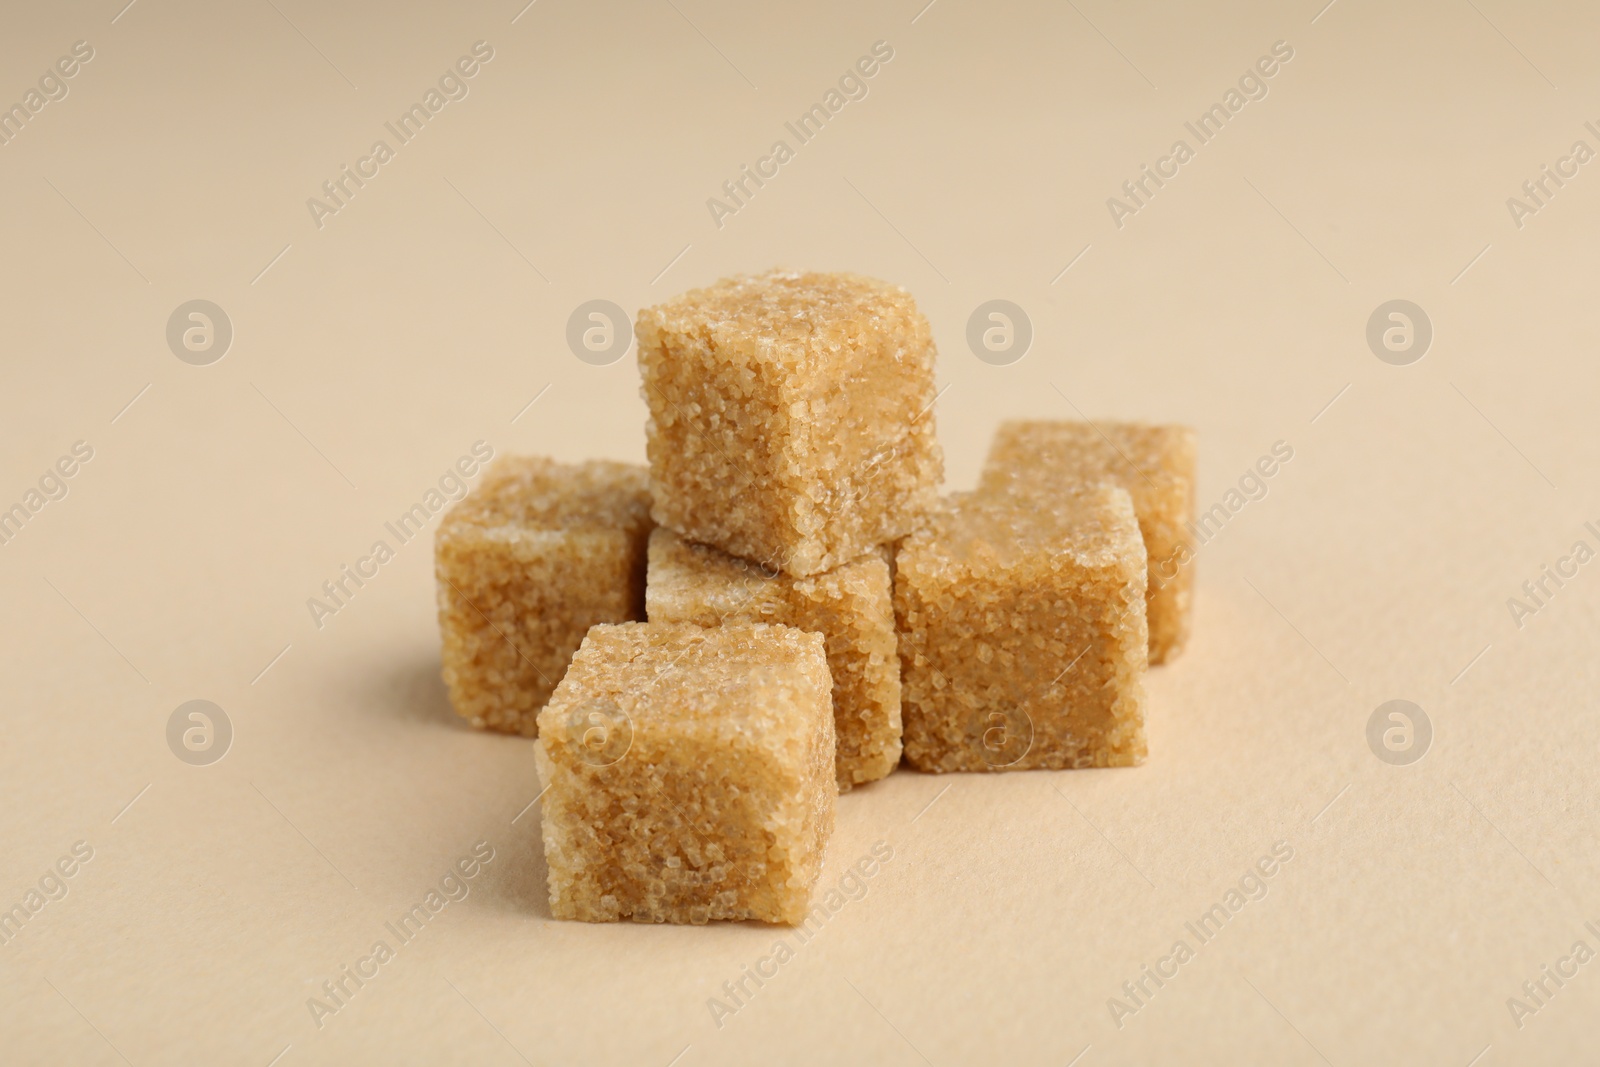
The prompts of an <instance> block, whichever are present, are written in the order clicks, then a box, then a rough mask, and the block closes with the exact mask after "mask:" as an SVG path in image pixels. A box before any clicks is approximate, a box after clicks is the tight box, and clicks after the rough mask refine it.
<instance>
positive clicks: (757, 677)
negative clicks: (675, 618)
mask: <svg viewBox="0 0 1600 1067" xmlns="http://www.w3.org/2000/svg"><path fill="white" fill-rule="evenodd" d="M831 685H832V683H831V681H830V679H829V677H828V662H827V658H826V656H825V654H824V652H823V640H822V637H821V635H819V634H808V633H802V632H801V631H799V630H795V629H792V628H790V627H787V626H780V625H776V624H767V623H728V624H726V625H723V626H720V627H716V628H707V627H702V626H697V625H695V624H693V623H625V624H622V625H617V626H596V627H595V628H594V629H592V630H590V631H589V634H588V636H587V637H585V638H584V641H583V647H582V648H580V649H579V650H578V654H577V655H576V656H574V657H573V659H572V666H571V668H570V669H568V671H567V676H566V677H565V678H563V679H562V681H561V684H560V685H559V686H558V687H557V688H556V692H555V695H554V696H553V697H552V698H551V700H550V703H549V704H548V705H546V706H545V709H544V710H543V711H541V712H540V713H539V742H538V744H537V745H536V746H535V761H536V763H537V765H538V770H539V779H540V781H541V783H542V784H543V786H544V788H545V790H546V792H545V794H544V819H543V833H544V851H545V860H546V862H547V863H548V865H549V869H550V909H551V912H552V913H553V914H554V915H555V916H556V918H558V919H582V920H585V921H587V922H612V921H616V920H619V919H627V918H632V919H634V920H636V921H640V922H673V923H705V922H709V921H711V920H713V919H760V920H764V921H767V922H775V923H796V922H799V921H800V920H801V919H802V918H803V917H804V916H805V914H806V907H807V903H808V901H809V899H810V896H811V890H812V888H813V887H814V886H815V885H816V881H817V876H818V874H819V873H820V872H821V869H822V857H823V850H824V848H825V847H826V845H827V841H828V838H829V836H830V835H831V834H832V833H833V823H834V804H835V801H836V799H837V797H838V787H837V786H836V785H835V784H834V770H833V764H834V733H833V710H832V708H831V707H830V705H829V701H828V692H829V689H830V688H831Z"/></svg>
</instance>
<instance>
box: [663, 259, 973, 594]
mask: <svg viewBox="0 0 1600 1067" xmlns="http://www.w3.org/2000/svg"><path fill="white" fill-rule="evenodd" d="M635 329H636V330H637V333H638V338H639V369H640V371H641V373H642V375H643V378H644V385H643V387H642V394H643V396H644V400H645V403H646V404H647V405H649V408H650V420H649V422H648V424H647V425H646V434H647V442H648V446H649V453H650V479H651V488H652V489H653V490H654V492H655V511H654V516H655V520H656V522H658V523H660V524H661V525H663V526H667V527H670V528H672V529H674V530H676V531H678V532H679V533H681V534H683V535H684V536H685V537H688V538H689V539H690V540H691V541H698V542H700V543H702V544H708V545H714V546H715V547H717V548H720V549H722V550H723V551H724V552H728V553H731V554H732V555H735V556H742V557H744V558H745V559H750V560H755V561H757V562H759V563H762V564H765V565H767V566H769V567H775V568H777V569H778V570H781V571H783V572H784V573H785V574H791V575H795V576H796V577H805V576H806V575H809V574H816V573H818V572H819V571H824V570H828V569H829V568H832V567H837V566H840V565H842V564H845V563H848V562H849V561H851V560H853V559H856V558H857V557H859V556H862V555H864V554H866V553H867V552H868V551H869V550H871V549H872V548H873V547H875V546H877V545H882V544H887V543H889V542H890V541H893V540H895V539H896V538H899V537H901V536H903V535H904V534H906V533H908V532H909V531H910V528H911V522H912V520H913V518H914V517H915V515H916V514H917V513H918V512H920V511H923V510H925V509H926V508H927V507H928V506H930V505H931V504H932V503H933V501H934V499H935V498H936V494H937V490H938V486H939V484H940V482H941V480H942V479H943V470H944V460H943V454H942V453H941V452H940V451H939V445H938V442H937V440H936V439H935V437H934V430H933V414H932V411H931V408H932V407H933V402H934V400H935V391H934V380H933V361H934V346H933V336H932V334H931V333H930V332H929V329H928V322H927V320H926V319H924V318H923V317H922V314H921V312H919V311H918V310H917V307H916V304H915V302H914V301H913V300H912V299H911V296H910V294H908V293H907V292H906V291H905V290H904V289H901V288H898V287H897V286H892V285H888V284H886V283H884V282H879V281H874V280H872V279H870V278H862V277H858V276H856V275H853V274H799V273H790V272H779V271H773V272H771V273H767V274H762V275H758V276H755V277H740V278H730V279H727V280H725V281H721V282H718V283H717V284H716V285H713V286H711V287H710V288H707V289H695V290H692V291H690V292H688V293H685V294H683V295H682V296H680V297H677V298H676V299H674V300H671V301H669V302H667V303H665V304H661V305H659V306H657V307H652V308H646V309H645V310H643V311H641V312H640V313H639V316H638V322H637V323H636V324H635Z"/></svg>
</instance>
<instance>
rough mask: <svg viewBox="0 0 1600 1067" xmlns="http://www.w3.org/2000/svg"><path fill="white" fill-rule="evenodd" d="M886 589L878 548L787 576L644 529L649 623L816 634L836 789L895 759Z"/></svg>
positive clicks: (896, 681) (882, 771)
mask: <svg viewBox="0 0 1600 1067" xmlns="http://www.w3.org/2000/svg"><path fill="white" fill-rule="evenodd" d="M893 594H894V586H893V583H892V581H891V578H890V575H889V562H888V557H887V553H885V552H884V551H883V550H881V549H875V550H873V551H871V552H869V553H867V554H866V555H865V556H862V557H861V558H860V559H856V560H852V561H851V562H849V563H846V564H844V565H842V566H839V567H835V568H833V569H832V570H828V571H823V572H822V573H821V574H814V575H812V576H810V577H808V578H791V577H789V576H788V575H786V574H783V573H781V572H779V571H777V570H766V571H764V570H763V569H762V568H761V567H760V566H759V565H757V564H755V563H751V562H750V561H749V560H744V559H740V558H739V557H737V556H730V555H728V554H727V553H726V552H723V551H721V550H720V549H716V548H712V547H711V546H709V545H697V544H694V543H693V542H690V541H686V540H684V538H682V537H681V536H679V535H678V534H676V533H673V532H672V531H671V530H668V529H666V528H665V527H660V526H658V527H657V528H656V529H655V530H654V531H653V532H652V533H651V534H650V569H649V574H648V577H647V580H646V586H645V606H646V612H647V614H648V616H649V619H650V621H651V622H692V623H696V624H698V625H700V626H719V625H721V624H722V623H724V622H726V621H729V620H748V621H751V622H775V623H782V624H784V625H786V626H793V627H794V628H795V629H797V630H804V631H806V632H808V633H819V634H821V635H822V636H823V640H824V641H825V642H826V645H827V654H828V670H829V673H830V674H832V676H833V715H834V720H833V721H834V731H835V734H836V735H837V739H838V760H837V770H838V778H839V788H840V790H841V791H843V790H848V789H850V788H851V787H852V786H854V785H856V784H858V783H861V782H871V781H875V780H877V779H879V778H882V777H884V776H886V775H887V774H888V773H889V772H890V771H892V770H894V768H895V765H896V764H898V763H899V762H900V660H899V657H898V656H897V655H896V652H895V632H894V595H893Z"/></svg>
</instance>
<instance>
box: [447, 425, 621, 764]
mask: <svg viewBox="0 0 1600 1067" xmlns="http://www.w3.org/2000/svg"><path fill="white" fill-rule="evenodd" d="M648 483H649V477H648V474H647V472H646V471H645V469H644V468H643V467H640V466H634V465H632V464H626V463H609V462H605V461H600V460H596V461H592V462H589V463H580V464H575V465H567V464H562V463H556V462H554V461H553V460H548V459H543V458H541V457H537V456H507V457H504V458H502V459H500V460H498V461H497V462H496V463H495V464H494V465H493V466H492V467H490V468H489V470H488V471H487V472H485V474H484V476H483V480H482V482H480V483H479V484H478V486H477V488H475V489H474V490H473V491H472V492H471V493H469V494H467V496H466V497H464V498H463V499H462V500H461V502H460V503H458V504H457V505H456V506H455V507H453V508H452V509H450V511H449V512H448V513H447V514H446V515H445V517H444V519H443V520H441V522H440V524H439V530H438V533H437V535H436V536H435V538H434V574H435V576H436V578H437V581H438V589H439V632H440V635H441V636H442V638H443V646H444V647H443V653H442V659H443V662H444V681H445V685H446V686H447V687H448V688H449V690H450V702H451V703H452V704H454V705H455V709H456V712H457V713H458V714H460V715H461V716H462V717H463V718H465V719H468V720H469V721H471V723H472V725H474V726H477V727H483V728H487V729H491V730H500V731H504V732H506V733H520V734H526V735H528V736H533V734H534V732H535V719H534V717H535V716H536V715H537V714H538V712H539V709H540V708H541V707H543V706H544V703H545V701H546V700H548V699H549V698H550V694H551V693H552V692H553V691H554V690H555V687H556V683H557V682H559V681H561V676H562V674H564V673H565V672H566V669H567V661H568V660H569V659H571V658H572V653H573V652H575V651H577V648H578V645H579V643H580V642H582V640H583V635H584V634H585V633H587V632H588V630H589V627H590V626H593V625H594V624H595V623H597V622H625V621H628V620H632V619H642V618H644V569H645V545H646V541H647V540H648V538H649V535H650V528H651V523H650V489H649V484H648Z"/></svg>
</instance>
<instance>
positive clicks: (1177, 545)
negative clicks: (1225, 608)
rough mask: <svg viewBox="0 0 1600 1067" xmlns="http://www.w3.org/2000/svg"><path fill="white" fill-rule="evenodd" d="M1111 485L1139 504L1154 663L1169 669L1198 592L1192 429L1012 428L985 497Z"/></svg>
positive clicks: (1000, 437)
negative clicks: (996, 492)
mask: <svg viewBox="0 0 1600 1067" xmlns="http://www.w3.org/2000/svg"><path fill="white" fill-rule="evenodd" d="M1099 481H1110V482H1112V483H1113V484H1116V485H1120V486H1122V488H1124V489H1126V490H1127V491H1128V493H1129V494H1130V495H1131V496H1132V497H1133V510H1134V512H1135V514H1137V515H1138V516H1139V530H1140V532H1141V533H1142V534H1143V536H1144V546H1145V552H1146V553H1147V554H1148V555H1149V558H1150V574H1149V578H1148V579H1147V590H1146V593H1145V597H1146V603H1147V608H1148V616H1149V623H1150V662H1151V663H1152V664H1155V663H1163V662H1165V661H1167V660H1169V659H1171V658H1172V657H1174V656H1176V655H1177V654H1178V653H1179V652H1181V651H1182V650H1183V645H1184V642H1185V641H1187V640H1188V637H1189V616H1190V606H1191V603H1192V599H1193V595H1194V593H1193V591H1194V564H1193V559H1194V552H1195V539H1194V534H1193V532H1192V531H1191V529H1190V523H1191V522H1192V521H1193V520H1194V508H1195V493H1194V484H1195V435H1194V431H1193V430H1191V429H1189V428H1188V427H1187V426H1171V425H1161V426H1158V425H1147V424H1144V423H1134V422H1111V423H1100V424H1099V425H1098V427H1097V426H1096V425H1094V424H1091V423H1087V422H1023V421H1015V422H1006V423H1002V424H1001V426H1000V429H999V430H998V431H997V432H996V433H995V437H994V443H993V444H991V445H990V446H989V458H988V460H987V462H985V464H984V468H983V475H982V479H981V481H980V482H979V490H980V491H983V490H988V489H993V488H996V487H1002V486H1003V487H1024V488H1029V489H1034V490H1043V491H1044V492H1046V493H1053V492H1055V491H1057V490H1058V489H1060V488H1062V487H1069V488H1071V487H1082V486H1084V485H1090V484H1093V483H1095V482H1099Z"/></svg>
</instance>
